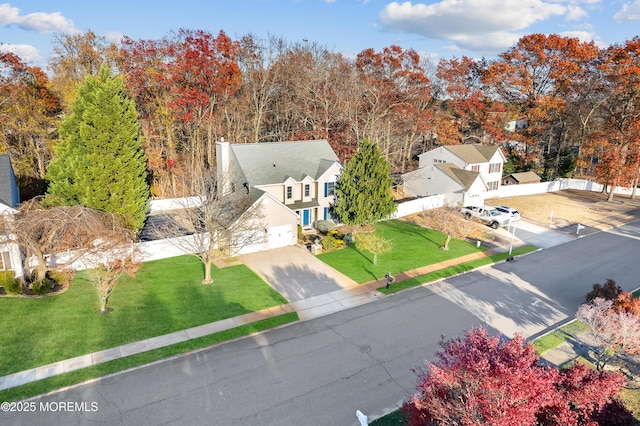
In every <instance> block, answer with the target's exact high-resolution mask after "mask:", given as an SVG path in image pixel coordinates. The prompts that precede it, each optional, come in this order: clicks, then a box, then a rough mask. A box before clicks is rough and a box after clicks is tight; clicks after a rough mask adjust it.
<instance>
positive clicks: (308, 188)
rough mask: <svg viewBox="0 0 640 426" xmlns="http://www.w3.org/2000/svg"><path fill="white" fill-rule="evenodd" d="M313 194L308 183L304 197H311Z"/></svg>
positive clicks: (305, 185)
mask: <svg viewBox="0 0 640 426" xmlns="http://www.w3.org/2000/svg"><path fill="white" fill-rule="evenodd" d="M310 194H311V185H309V184H308V183H305V184H304V196H305V197H307V198H308V197H309V196H310Z"/></svg>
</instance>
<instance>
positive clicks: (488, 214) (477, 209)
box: [462, 206, 511, 229]
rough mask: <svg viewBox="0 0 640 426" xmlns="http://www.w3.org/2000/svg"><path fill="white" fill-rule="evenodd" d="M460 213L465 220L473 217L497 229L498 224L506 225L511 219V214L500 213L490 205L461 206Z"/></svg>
mask: <svg viewBox="0 0 640 426" xmlns="http://www.w3.org/2000/svg"><path fill="white" fill-rule="evenodd" d="M462 214H463V215H464V217H465V218H467V220H469V219H471V218H472V217H475V218H476V219H478V220H480V221H481V222H483V223H485V224H487V225H489V226H490V227H492V228H493V229H498V227H499V226H508V225H509V222H510V221H511V216H509V215H507V214H505V213H501V212H499V211H498V210H496V208H495V207H491V206H467V207H463V208H462Z"/></svg>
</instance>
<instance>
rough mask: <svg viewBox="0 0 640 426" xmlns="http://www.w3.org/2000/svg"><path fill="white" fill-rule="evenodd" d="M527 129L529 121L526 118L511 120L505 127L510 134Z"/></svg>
mask: <svg viewBox="0 0 640 426" xmlns="http://www.w3.org/2000/svg"><path fill="white" fill-rule="evenodd" d="M526 128H527V120H525V119H524V118H521V119H518V120H510V121H508V122H507V124H506V125H505V126H504V129H505V130H506V131H508V132H515V131H516V130H524V129H526Z"/></svg>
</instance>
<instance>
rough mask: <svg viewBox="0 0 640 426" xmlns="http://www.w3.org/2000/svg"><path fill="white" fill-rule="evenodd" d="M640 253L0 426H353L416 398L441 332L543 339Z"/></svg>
mask: <svg viewBox="0 0 640 426" xmlns="http://www.w3.org/2000/svg"><path fill="white" fill-rule="evenodd" d="M639 249H640V223H636V224H634V225H627V226H624V227H622V228H619V229H617V230H614V231H611V232H601V233H596V234H592V235H589V236H587V237H584V238H580V239H577V240H575V241H572V242H570V243H567V244H564V245H561V246H557V247H553V248H550V249H546V250H543V251H540V252H537V253H533V254H530V255H527V256H524V257H521V258H518V259H516V260H515V261H512V262H505V263H500V264H498V265H495V266H493V267H489V268H484V269H481V270H479V271H475V272H472V273H468V274H465V275H461V276H458V277H455V278H451V279H448V280H446V281H442V282H440V283H436V284H432V285H430V286H429V287H428V288H416V289H413V290H409V291H404V292H402V293H399V294H397V295H394V296H390V297H386V298H383V299H381V300H379V301H376V302H372V303H369V304H367V305H363V306H359V307H355V308H352V309H349V310H346V311H342V312H339V313H336V314H332V315H329V316H326V317H322V318H319V319H316V320H311V321H307V322H302V323H296V324H293V325H290V326H286V327H283V328H280V329H276V330H271V331H268V332H265V333H261V334H258V335H256V336H252V337H247V338H243V339H239V340H237V341H233V342H229V343H226V344H222V345H219V346H216V347H213V348H209V349H206V350H201V351H197V352H194V353H192V354H187V355H183V356H179V357H176V358H172V359H168V360H164V361H161V362H157V363H154V364H152V365H149V366H145V367H142V368H138V369H134V370H132V371H129V372H124V373H120V374H117V375H114V376H110V377H108V378H104V379H100V380H97V381H94V382H92V383H88V384H84V385H81V386H76V387H73V388H71V389H67V390H65V391H61V392H56V393H53V394H50V395H47V396H42V397H38V398H34V399H32V400H29V401H28V402H29V403H33V405H32V406H31V407H28V408H29V409H31V408H33V409H34V410H35V411H33V412H28V413H0V424H2V425H52V424H54V425H56V424H64V425H74V424H104V425H111V424H113V425H115V424H125V425H160V424H181V425H182V424H190V425H200V424H203V425H204V424H207V425H357V424H358V421H357V419H356V416H355V411H356V410H357V409H359V410H361V411H363V412H364V413H365V414H367V415H369V416H371V417H378V416H380V415H382V414H384V413H386V412H387V411H390V410H392V409H394V408H396V407H398V406H399V405H400V404H401V403H402V401H403V400H405V399H406V398H407V397H408V396H409V395H410V394H411V393H412V392H413V388H414V384H415V375H414V373H413V372H412V371H411V369H412V368H414V367H417V366H419V365H421V364H422V362H423V360H424V359H425V358H432V356H433V353H434V352H435V351H436V350H437V349H438V345H437V343H438V341H439V340H440V336H441V335H444V336H446V337H452V336H455V335H459V334H460V333H462V332H463V331H464V330H465V329H468V328H470V327H473V326H478V325H486V326H487V327H489V328H490V329H491V330H492V331H493V332H500V333H502V334H504V335H506V336H509V337H511V336H512V335H513V332H514V331H519V332H522V333H523V334H524V335H525V336H534V335H536V334H539V333H541V332H543V331H545V330H546V329H548V328H550V327H551V326H553V325H554V324H556V323H557V322H559V321H563V320H566V319H567V318H570V317H572V316H573V314H574V313H575V311H576V309H577V307H578V306H579V304H580V303H581V302H582V301H583V299H584V295H585V294H586V293H587V292H588V291H589V290H590V289H591V285H592V284H593V283H595V282H600V283H603V282H604V281H605V279H606V278H612V279H614V280H615V281H616V282H617V283H618V284H619V285H621V286H622V287H623V288H624V289H626V290H631V289H634V288H636V287H638V286H639V285H640V283H639V279H638V277H640V262H639V261H638V255H637V253H638V250H639ZM69 402H71V403H72V405H68V404H64V403H69ZM74 404H75V405H74ZM63 408H64V409H70V408H71V409H84V411H83V412H78V411H75V412H61V411H60V410H61V409H63ZM94 409H95V411H92V410H94Z"/></svg>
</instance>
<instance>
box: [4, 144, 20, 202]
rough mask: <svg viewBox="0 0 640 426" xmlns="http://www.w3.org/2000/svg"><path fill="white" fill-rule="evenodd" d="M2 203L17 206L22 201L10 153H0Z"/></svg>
mask: <svg viewBox="0 0 640 426" xmlns="http://www.w3.org/2000/svg"><path fill="white" fill-rule="evenodd" d="M0 203H2V204H4V205H6V206H9V207H17V206H18V204H19V203H20V191H19V190H18V185H17V184H16V176H15V175H14V174H13V166H12V165H11V158H10V157H9V154H0Z"/></svg>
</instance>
